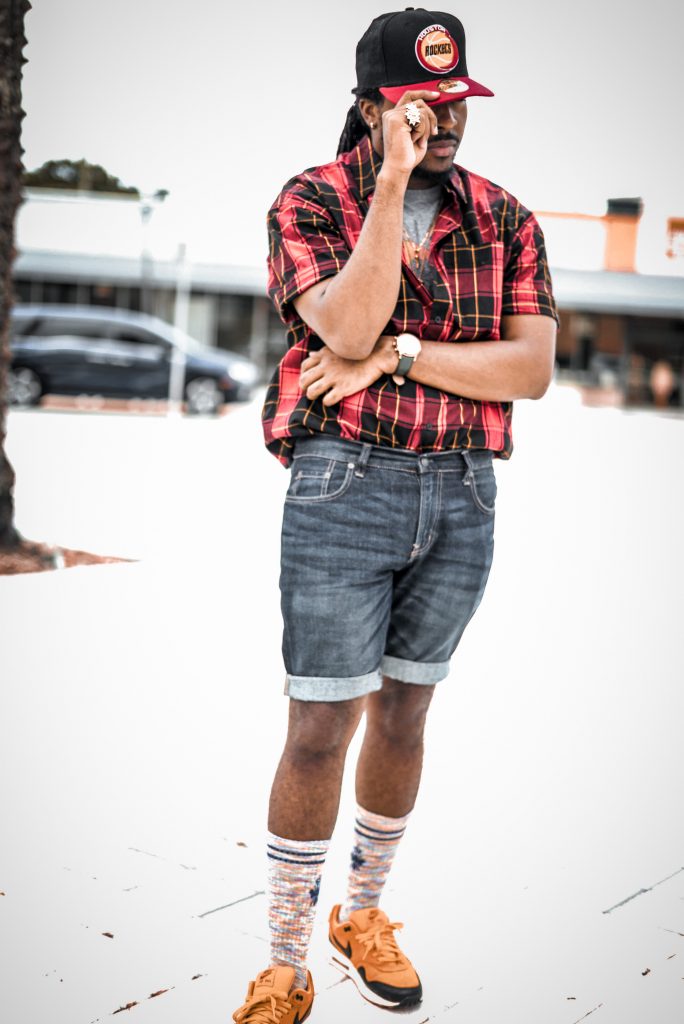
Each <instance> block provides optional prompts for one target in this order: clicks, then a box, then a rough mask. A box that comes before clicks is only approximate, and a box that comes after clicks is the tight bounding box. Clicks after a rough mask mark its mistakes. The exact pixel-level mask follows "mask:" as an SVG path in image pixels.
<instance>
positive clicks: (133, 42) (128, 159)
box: [20, 0, 684, 273]
mask: <svg viewBox="0 0 684 1024" xmlns="http://www.w3.org/2000/svg"><path fill="white" fill-rule="evenodd" d="M395 9H398V8H397V5H395V4H393V3H382V2H380V3H377V4H368V3H366V2H364V3H362V2H361V0H346V2H344V3H327V2H326V3H324V2H320V0H318V2H315V0H290V2H289V3H276V2H273V0H262V2H261V3H259V4H251V5H250V4H240V5H237V4H235V5H234V4H231V3H230V2H225V0H194V2H193V3H192V4H189V3H187V2H182V3H181V2H180V0H144V2H142V3H141V2H140V0H117V3H116V4H115V5H112V4H106V5H105V4H102V3H98V2H97V0H52V2H49V3H48V2H43V3H37V4H36V5H35V7H34V9H33V10H32V11H31V12H30V13H29V14H28V16H27V22H26V24H27V36H28V39H29V45H28V46H27V48H26V56H27V57H28V59H29V63H28V64H27V65H26V66H25V68H24V108H25V110H26V112H27V117H26V119H25V121H24V136H23V145H24V148H25V151H26V152H25V156H24V162H25V164H26V166H27V167H28V168H34V167H37V166H39V165H40V164H41V163H43V161H44V160H47V159H51V158H54V159H56V158H62V157H68V158H72V159H79V158H80V157H85V158H86V159H88V160H90V161H92V162H93V163H101V164H103V165H104V166H105V167H106V168H107V170H108V171H110V173H113V174H115V175H117V176H118V177H120V178H121V179H122V180H123V181H124V182H125V183H126V184H132V185H136V186H138V187H139V188H141V189H143V190H147V191H154V190H155V189H158V188H166V189H169V191H170V193H171V195H170V198H169V199H168V200H167V202H166V204H165V205H164V206H163V207H162V208H161V209H160V210H159V211H158V212H156V213H155V214H154V221H155V222H156V224H155V230H156V231H157V233H158V234H159V237H160V239H164V238H165V239H166V242H167V243H168V247H169V248H170V250H171V251H174V250H175V244H176V243H177V242H178V241H183V240H184V241H186V242H187V243H188V251H189V255H190V258H191V259H194V260H202V261H215V262H225V263H247V264H255V265H259V264H263V261H264V259H265V253H266V234H265V228H264V217H265V213H266V210H267V208H268V206H269V204H270V202H271V201H272V199H273V198H274V197H275V195H276V194H277V192H278V191H279V190H280V188H281V187H282V185H283V184H284V182H285V181H286V180H287V179H288V178H289V177H290V176H291V175H293V174H295V173H297V172H298V171H300V170H302V169H303V168H305V167H308V166H311V165H314V164H317V163H323V162H325V161H327V160H329V159H333V157H334V155H335V151H336V147H337V140H338V137H339V134H340V131H341V129H342V125H343V123H344V119H345V116H346V111H347V108H348V107H349V105H350V103H351V99H352V97H351V94H350V91H349V90H350V89H351V87H352V86H353V85H354V84H355V75H354V51H355V46H356V42H357V40H358V38H359V37H360V36H361V35H362V34H363V32H364V31H365V29H366V28H367V26H368V24H369V23H370V21H371V20H372V18H373V17H375V16H376V15H377V14H380V13H382V12H383V11H387V10H395ZM449 9H451V10H452V11H453V13H455V14H457V15H458V16H459V17H460V18H461V20H462V21H463V22H464V24H465V27H466V33H467V40H468V70H469V72H470V74H471V75H472V76H473V77H474V78H476V79H477V80H479V81H481V82H484V83H485V84H486V85H488V86H490V87H491V88H492V89H493V90H494V92H495V93H496V96H495V98H494V99H478V98H475V99H473V100H471V101H469V122H468V126H467V131H466V135H465V139H464V142H463V144H462V146H461V148H460V150H459V154H458V161H459V162H460V163H462V164H464V165H465V166H467V167H469V168H470V169H472V170H474V171H477V172H479V173H481V174H484V175H486V176H487V177H489V178H492V179H493V180H494V181H496V182H498V183H499V184H501V185H503V186H505V187H506V188H508V189H509V190H510V191H511V192H513V193H514V194H515V195H517V196H518V197H519V198H520V199H521V200H522V201H523V202H524V203H525V205H527V206H529V207H531V208H533V209H537V210H539V209H553V210H571V211H583V212H588V213H598V214H601V213H603V212H605V201H606V199H607V198H608V197H609V196H631V195H640V196H642V197H643V198H644V201H645V204H646V216H645V218H644V222H643V223H642V229H641V232H642V235H641V241H642V244H641V247H640V264H641V265H640V269H644V270H650V271H653V272H664V273H667V272H672V271H673V270H675V269H676V268H675V267H674V265H673V264H672V262H671V261H669V262H668V261H666V260H665V259H664V257H662V256H661V254H662V253H663V252H664V249H665V222H666V219H667V217H668V216H674V215H677V216H684V194H683V193H684V173H683V171H682V167H683V163H684V161H683V156H684V131H683V127H682V125H683V118H682V112H681V103H682V98H681V97H682V76H681V60H682V58H681V45H682V40H683V39H684V5H682V4H681V3H675V2H668V0H651V2H650V3H649V4H647V5H644V4H641V3H639V4H637V3H636V2H635V0H575V2H574V3H573V4H553V3H551V2H549V0H517V2H516V3H511V2H510V0H508V2H504V0H490V2H489V3H482V2H479V3H476V2H474V0H459V3H458V4H457V5H455V6H453V7H451V6H450V8H449ZM549 223H550V222H549ZM545 229H546V231H547V239H548V240H549V249H550V256H551V261H552V263H553V262H555V263H556V264H562V263H563V262H564V261H563V253H562V252H561V251H560V249H561V248H562V245H563V244H564V243H563V241H562V240H559V241H558V242H556V241H554V239H555V236H554V238H553V239H552V238H551V237H550V235H549V228H548V227H547V225H545ZM559 239H560V236H559ZM21 242H22V239H21V235H20V244H21ZM138 242H139V240H138V238H136V239H135V244H136V245H137V244H138ZM29 244H30V243H29ZM554 245H555V247H556V248H555V251H554ZM133 248H135V245H134V246H133ZM566 262H567V261H566ZM680 262H681V261H680ZM679 269H680V272H681V268H679Z"/></svg>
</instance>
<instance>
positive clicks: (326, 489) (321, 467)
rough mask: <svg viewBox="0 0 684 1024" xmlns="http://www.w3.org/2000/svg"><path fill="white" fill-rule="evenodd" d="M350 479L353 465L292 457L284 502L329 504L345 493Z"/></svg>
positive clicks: (305, 456)
mask: <svg viewBox="0 0 684 1024" xmlns="http://www.w3.org/2000/svg"><path fill="white" fill-rule="evenodd" d="M353 475H354V463H353V462H340V460H339V459H328V458H326V457H325V456H321V455H295V457H294V459H293V460H292V469H291V470H290V484H289V487H288V489H287V494H286V496H285V501H291V502H297V503H299V502H319V501H332V500H333V499H334V498H339V497H341V496H342V495H343V494H344V493H345V491H346V490H347V489H348V488H349V485H350V484H351V482H352V477H353Z"/></svg>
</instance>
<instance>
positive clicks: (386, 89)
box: [380, 76, 494, 107]
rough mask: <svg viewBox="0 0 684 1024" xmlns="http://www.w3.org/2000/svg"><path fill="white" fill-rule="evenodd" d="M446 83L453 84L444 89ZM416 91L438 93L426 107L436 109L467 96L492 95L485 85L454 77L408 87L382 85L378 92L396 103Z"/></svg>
mask: <svg viewBox="0 0 684 1024" xmlns="http://www.w3.org/2000/svg"><path fill="white" fill-rule="evenodd" d="M447 83H453V86H451V88H448V89H445V86H446V85H447ZM418 90H427V91H430V90H432V91H433V92H439V93H440V97H439V99H438V100H429V101H428V106H430V107H436V106H437V105H438V104H439V103H449V102H453V101H454V100H465V99H467V98H468V96H493V95H494V93H493V92H492V90H491V89H488V88H487V86H486V85H480V83H479V82H476V81H475V80H474V79H473V78H457V77H455V76H452V77H449V78H447V79H444V78H433V79H431V80H430V81H429V82H411V83H410V84H408V85H383V86H381V87H380V92H381V93H382V95H383V96H384V97H385V99H388V100H389V101H390V103H398V102H399V100H400V99H401V97H402V96H403V95H404V93H405V92H409V91H411V92H416V91H418Z"/></svg>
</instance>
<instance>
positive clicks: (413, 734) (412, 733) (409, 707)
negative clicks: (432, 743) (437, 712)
mask: <svg viewBox="0 0 684 1024" xmlns="http://www.w3.org/2000/svg"><path fill="white" fill-rule="evenodd" d="M434 692H435V684H430V685H426V684H423V683H420V684H419V683H402V682H400V681H399V680H397V679H391V678H390V677H389V676H384V677H383V682H382V689H381V690H377V691H376V692H375V693H372V694H369V696H368V708H367V712H368V722H369V725H370V726H371V727H372V728H373V729H374V730H375V731H376V732H379V733H381V734H383V735H386V736H387V737H388V738H389V739H392V741H393V742H395V743H397V744H402V743H404V744H417V743H421V742H422V739H423V729H424V726H425V719H426V716H427V712H428V708H429V706H430V702H431V700H432V697H433V694H434Z"/></svg>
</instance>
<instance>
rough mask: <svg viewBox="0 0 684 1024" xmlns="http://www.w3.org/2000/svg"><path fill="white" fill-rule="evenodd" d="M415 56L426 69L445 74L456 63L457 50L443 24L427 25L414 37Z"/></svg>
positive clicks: (457, 58)
mask: <svg viewBox="0 0 684 1024" xmlns="http://www.w3.org/2000/svg"><path fill="white" fill-rule="evenodd" d="M416 57H417V58H418V61H419V63H420V64H422V66H423V67H424V68H425V70H426V71H431V72H432V73H433V74H438V75H445V74H447V72H449V71H453V70H454V68H455V67H456V65H457V64H458V61H459V52H458V47H457V46H456V43H455V42H454V40H453V38H452V36H451V35H450V34H449V33H448V32H447V30H446V29H445V28H444V26H443V25H428V27H427V28H424V29H423V31H422V32H421V33H420V35H419V36H418V38H417V39H416Z"/></svg>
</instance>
